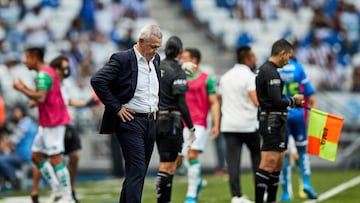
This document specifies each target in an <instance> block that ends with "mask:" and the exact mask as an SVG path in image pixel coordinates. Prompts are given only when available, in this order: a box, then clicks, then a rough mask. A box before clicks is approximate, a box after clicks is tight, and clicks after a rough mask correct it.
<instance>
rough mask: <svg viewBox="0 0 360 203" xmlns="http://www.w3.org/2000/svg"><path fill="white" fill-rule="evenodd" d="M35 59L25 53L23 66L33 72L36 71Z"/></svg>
mask: <svg viewBox="0 0 360 203" xmlns="http://www.w3.org/2000/svg"><path fill="white" fill-rule="evenodd" d="M36 63H37V60H36V57H35V56H33V55H31V54H30V53H29V52H25V60H24V64H25V65H26V67H28V69H29V70H35V69H36Z"/></svg>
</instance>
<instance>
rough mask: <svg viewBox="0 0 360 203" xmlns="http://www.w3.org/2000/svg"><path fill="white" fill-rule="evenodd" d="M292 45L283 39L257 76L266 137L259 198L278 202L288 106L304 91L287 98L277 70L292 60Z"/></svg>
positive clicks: (295, 103) (299, 99) (258, 180)
mask: <svg viewBox="0 0 360 203" xmlns="http://www.w3.org/2000/svg"><path fill="white" fill-rule="evenodd" d="M292 54H293V47H292V45H291V44H290V43H289V42H288V41H286V40H284V39H280V40H278V41H276V42H275V43H274V44H273V46H272V48H271V56H270V58H269V59H268V61H266V62H265V63H264V64H263V65H262V66H261V67H260V68H259V72H258V75H257V77H256V94H257V97H258V100H259V103H260V112H259V113H260V115H259V122H260V135H261V136H262V138H263V145H262V148H261V161H260V165H259V169H258V170H257V171H256V185H255V187H256V190H255V202H256V203H262V202H263V201H264V193H265V191H266V190H267V193H268V197H267V202H276V192H277V188H278V183H279V174H280V171H281V169H282V164H283V159H284V151H285V150H286V148H287V108H288V107H289V106H290V107H295V106H298V105H301V103H302V101H303V99H304V97H303V95H294V97H292V98H289V99H285V98H284V97H283V95H282V92H283V81H282V80H281V79H280V75H279V73H278V71H277V69H278V68H282V67H283V66H284V65H286V64H287V63H288V62H289V59H290V57H291V56H292Z"/></svg>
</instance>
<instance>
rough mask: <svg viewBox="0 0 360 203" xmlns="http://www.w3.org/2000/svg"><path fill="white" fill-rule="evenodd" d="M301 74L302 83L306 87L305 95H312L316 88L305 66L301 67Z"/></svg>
mask: <svg viewBox="0 0 360 203" xmlns="http://www.w3.org/2000/svg"><path fill="white" fill-rule="evenodd" d="M300 75H301V85H302V86H303V87H304V92H303V94H304V96H305V97H309V96H310V95H312V94H314V93H315V90H314V88H313V86H312V85H311V82H310V81H309V79H308V77H307V76H306V73H305V71H304V68H303V67H301V69H300Z"/></svg>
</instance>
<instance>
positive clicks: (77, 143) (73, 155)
mask: <svg viewBox="0 0 360 203" xmlns="http://www.w3.org/2000/svg"><path fill="white" fill-rule="evenodd" d="M64 140H65V141H64V147H65V155H68V156H69V162H68V164H67V168H68V171H69V174H70V184H71V188H72V196H73V199H74V200H75V202H76V203H78V202H79V200H78V199H77V197H76V192H75V180H76V176H77V174H78V165H79V159H80V153H79V150H80V149H81V140H80V137H79V134H78V133H77V132H76V130H75V129H74V128H73V127H72V126H71V125H66V130H65V139H64Z"/></svg>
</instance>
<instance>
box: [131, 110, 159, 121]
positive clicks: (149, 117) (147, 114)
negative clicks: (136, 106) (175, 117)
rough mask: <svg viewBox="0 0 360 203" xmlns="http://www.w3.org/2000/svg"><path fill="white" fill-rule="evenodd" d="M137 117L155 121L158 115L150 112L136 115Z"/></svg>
mask: <svg viewBox="0 0 360 203" xmlns="http://www.w3.org/2000/svg"><path fill="white" fill-rule="evenodd" d="M134 115H135V116H138V117H143V118H147V119H153V120H155V118H156V117H155V115H156V113H155V112H149V113H135V114H134Z"/></svg>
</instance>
